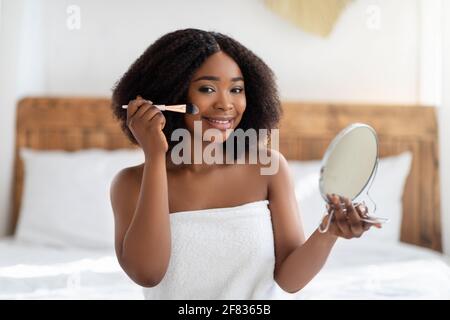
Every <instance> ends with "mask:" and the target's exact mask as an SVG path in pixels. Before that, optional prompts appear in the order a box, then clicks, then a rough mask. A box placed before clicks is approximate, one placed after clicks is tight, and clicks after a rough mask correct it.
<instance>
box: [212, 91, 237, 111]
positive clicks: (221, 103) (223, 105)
mask: <svg viewBox="0 0 450 320" xmlns="http://www.w3.org/2000/svg"><path fill="white" fill-rule="evenodd" d="M214 108H215V109H220V110H223V111H228V110H231V109H233V103H232V102H231V101H230V99H229V97H228V96H227V94H226V93H222V94H221V95H220V98H219V100H218V101H217V103H216V104H215V105H214Z"/></svg>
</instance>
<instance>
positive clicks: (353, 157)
mask: <svg viewBox="0 0 450 320" xmlns="http://www.w3.org/2000/svg"><path fill="white" fill-rule="evenodd" d="M377 167H378V138H377V134H376V132H375V130H374V129H373V128H372V127H370V126H368V125H366V124H363V123H353V124H351V125H349V126H348V127H346V128H345V129H343V130H342V131H341V132H340V133H339V134H338V135H337V136H336V137H335V138H334V139H333V141H332V142H331V143H330V145H329V146H328V149H327V151H326V152H325V155H324V157H323V159H322V164H321V169H320V178H319V190H320V194H321V196H322V198H323V199H324V200H325V202H327V203H328V204H330V203H329V200H328V198H327V194H333V193H334V194H337V195H340V196H343V197H346V198H348V199H349V200H351V201H352V202H353V200H354V199H355V198H357V197H358V196H359V195H360V194H361V193H362V192H363V191H364V190H365V189H366V188H367V187H368V186H369V188H370V185H369V182H370V181H371V180H372V181H373V179H374V177H375V174H376V169H377ZM367 195H368V193H367ZM369 198H370V197H369ZM341 205H342V206H344V204H341ZM354 205H358V204H357V203H354ZM375 210H376V206H375V209H374V211H375ZM344 211H345V210H344ZM333 214H334V211H331V213H330V217H329V219H328V223H327V225H326V226H325V227H324V228H322V226H321V225H319V231H320V232H322V233H324V232H326V231H327V230H328V228H329V226H330V222H331V219H332V217H333ZM361 220H362V221H365V222H367V223H374V224H380V223H384V222H387V220H388V219H385V218H379V217H371V216H369V215H365V216H363V217H362V219H361Z"/></svg>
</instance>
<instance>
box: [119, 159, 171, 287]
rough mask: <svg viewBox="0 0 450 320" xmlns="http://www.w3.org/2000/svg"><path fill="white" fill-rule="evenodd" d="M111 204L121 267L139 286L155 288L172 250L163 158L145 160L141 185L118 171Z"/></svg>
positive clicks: (124, 172) (126, 174)
mask: <svg viewBox="0 0 450 320" xmlns="http://www.w3.org/2000/svg"><path fill="white" fill-rule="evenodd" d="M133 195H134V196H133ZM111 204H112V207H113V211H114V218H115V230H116V231H115V233H116V239H115V240H116V241H115V242H116V254H117V258H118V260H119V263H120V265H121V266H122V268H123V269H124V271H125V272H126V273H127V274H128V275H129V277H130V278H131V279H132V280H133V281H135V282H136V283H138V284H139V285H141V286H144V287H152V286H155V285H157V284H158V283H159V282H160V281H161V280H162V278H163V277H164V274H165V273H166V271H167V267H168V264H169V258H170V248H171V238H170V220H169V202H168V190H167V173H166V164H165V155H164V154H160V155H157V156H155V157H154V158H150V157H146V161H145V165H144V169H143V173H142V180H141V183H140V186H139V185H138V184H137V183H136V178H135V177H134V175H133V173H132V172H130V171H129V170H128V169H125V170H123V171H121V172H120V173H119V174H118V175H117V176H116V177H115V179H114V180H113V183H112V186H111Z"/></svg>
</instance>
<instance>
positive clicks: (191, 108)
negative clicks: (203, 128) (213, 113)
mask: <svg viewBox="0 0 450 320" xmlns="http://www.w3.org/2000/svg"><path fill="white" fill-rule="evenodd" d="M198 112H199V110H198V108H197V106H196V105H195V104H193V103H187V104H186V113H189V114H196V113H198Z"/></svg>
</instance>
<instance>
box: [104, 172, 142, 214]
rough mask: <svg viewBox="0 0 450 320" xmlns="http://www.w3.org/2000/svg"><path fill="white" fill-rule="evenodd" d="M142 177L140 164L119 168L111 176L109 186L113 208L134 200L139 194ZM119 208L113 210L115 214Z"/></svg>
mask: <svg viewBox="0 0 450 320" xmlns="http://www.w3.org/2000/svg"><path fill="white" fill-rule="evenodd" d="M141 179H142V165H137V166H133V167H127V168H124V169H122V170H120V171H119V172H118V173H117V174H116V175H115V176H114V178H113V180H112V182H111V187H110V196H111V204H112V206H113V209H116V208H117V209H119V208H120V207H122V205H123V204H124V202H125V203H130V201H135V200H136V199H137V196H138V194H139V189H140V182H141ZM119 211H120V210H114V213H115V214H116V213H117V212H119Z"/></svg>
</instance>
